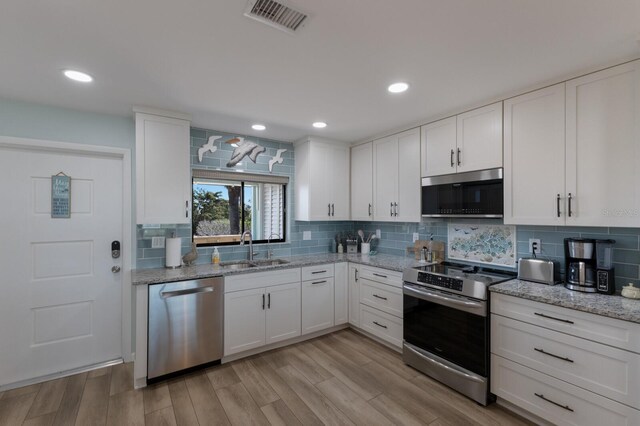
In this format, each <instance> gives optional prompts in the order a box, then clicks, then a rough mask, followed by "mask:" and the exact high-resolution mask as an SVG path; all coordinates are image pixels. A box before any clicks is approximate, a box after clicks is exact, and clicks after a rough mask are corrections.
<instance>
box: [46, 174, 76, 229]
mask: <svg viewBox="0 0 640 426" xmlns="http://www.w3.org/2000/svg"><path fill="white" fill-rule="evenodd" d="M51 217H52V218H70V217H71V178H70V177H69V176H67V175H65V174H64V173H62V172H60V173H58V174H57V175H54V176H51Z"/></svg>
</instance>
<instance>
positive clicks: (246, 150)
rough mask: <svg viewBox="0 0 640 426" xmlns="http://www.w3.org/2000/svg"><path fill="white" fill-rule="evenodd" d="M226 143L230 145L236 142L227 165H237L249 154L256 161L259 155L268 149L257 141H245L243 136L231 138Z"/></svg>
mask: <svg viewBox="0 0 640 426" xmlns="http://www.w3.org/2000/svg"><path fill="white" fill-rule="evenodd" d="M226 143H228V144H229V145H232V144H236V149H234V150H233V153H232V154H231V159H230V160H229V162H228V163H227V167H233V166H235V165H236V164H238V163H239V162H240V161H241V160H242V159H243V158H244V157H246V156H249V158H250V159H251V161H253V162H254V163H255V162H256V159H257V158H258V155H260V154H261V153H263V152H265V151H266V150H267V149H266V148H265V147H263V146H260V145H258V144H257V143H255V142H250V141H245V140H244V138H241V137H237V138H233V139H229V140H228V141H227V142H226Z"/></svg>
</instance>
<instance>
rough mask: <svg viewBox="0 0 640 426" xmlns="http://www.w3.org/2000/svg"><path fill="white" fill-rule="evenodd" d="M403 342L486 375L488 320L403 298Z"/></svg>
mask: <svg viewBox="0 0 640 426" xmlns="http://www.w3.org/2000/svg"><path fill="white" fill-rule="evenodd" d="M403 323H404V340H406V341H407V343H411V344H412V345H414V346H417V347H419V348H421V349H424V350H426V351H427V352H431V353H433V354H435V355H437V356H439V357H441V358H444V359H446V360H448V361H451V362H452V363H454V364H457V365H459V366H461V367H463V368H466V369H467V370H470V371H473V372H474V373H477V374H479V375H481V376H485V377H486V376H487V370H488V369H487V362H488V360H487V354H488V347H487V333H488V331H487V319H486V318H485V317H481V316H479V315H474V314H470V313H468V312H464V311H460V310H457V309H454V308H450V307H447V306H442V305H439V304H437V303H433V302H429V301H426V300H422V299H418V298H415V297H412V296H408V295H404V320H403Z"/></svg>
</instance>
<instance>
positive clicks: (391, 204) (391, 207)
mask: <svg viewBox="0 0 640 426" xmlns="http://www.w3.org/2000/svg"><path fill="white" fill-rule="evenodd" d="M389 216H391V217H393V203H389Z"/></svg>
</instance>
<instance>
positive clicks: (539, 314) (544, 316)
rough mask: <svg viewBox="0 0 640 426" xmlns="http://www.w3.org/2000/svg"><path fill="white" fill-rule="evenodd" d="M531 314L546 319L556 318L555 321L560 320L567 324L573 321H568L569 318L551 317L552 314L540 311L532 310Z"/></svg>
mask: <svg viewBox="0 0 640 426" xmlns="http://www.w3.org/2000/svg"><path fill="white" fill-rule="evenodd" d="M533 314H534V315H537V316H539V317H542V318H548V319H552V320H556V321H560V322H566V323H567V324H574V322H573V321H569V320H566V319H562V318H556V317H552V316H549V315H545V314H541V313H538V312H534V313H533Z"/></svg>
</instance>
